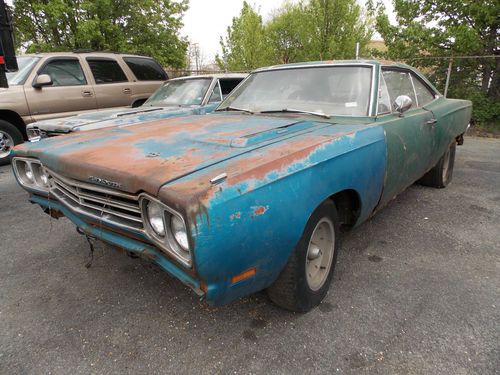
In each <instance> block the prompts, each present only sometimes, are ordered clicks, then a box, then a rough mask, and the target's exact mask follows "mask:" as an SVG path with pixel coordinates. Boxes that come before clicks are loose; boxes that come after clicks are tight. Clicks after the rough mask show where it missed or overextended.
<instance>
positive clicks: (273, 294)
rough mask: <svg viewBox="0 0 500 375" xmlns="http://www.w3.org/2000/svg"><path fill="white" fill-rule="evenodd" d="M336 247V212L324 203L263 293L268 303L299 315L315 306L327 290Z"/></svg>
mask: <svg viewBox="0 0 500 375" xmlns="http://www.w3.org/2000/svg"><path fill="white" fill-rule="evenodd" d="M338 243H339V223H338V217H337V210H336V208H335V204H334V203H333V202H331V201H325V202H324V203H322V204H321V205H320V206H319V207H318V208H317V209H316V210H315V211H314V213H313V214H312V215H311V217H310V219H309V221H308V222H307V225H306V228H305V229H304V232H303V234H302V237H301V238H300V240H299V242H298V243H297V246H296V247H295V250H294V252H293V253H292V255H291V256H290V259H289V260H288V263H287V265H286V266H285V269H284V270H283V271H282V272H281V274H280V276H279V277H278V279H277V280H276V281H275V283H274V284H273V285H271V286H270V287H269V289H268V290H267V292H268V295H269V297H270V298H271V300H272V301H273V302H274V303H276V304H277V305H279V306H281V307H283V308H285V309H287V310H292V311H299V312H306V311H309V310H311V309H312V308H313V307H315V306H317V305H319V304H320V303H321V301H322V300H323V299H324V298H325V296H326V294H327V292H328V289H329V287H330V283H331V280H332V277H333V271H334V268H335V263H336V260H337V252H338V251H337V250H338Z"/></svg>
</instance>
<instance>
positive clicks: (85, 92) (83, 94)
mask: <svg viewBox="0 0 500 375" xmlns="http://www.w3.org/2000/svg"><path fill="white" fill-rule="evenodd" d="M82 96H92V91H88V90H85V91H82Z"/></svg>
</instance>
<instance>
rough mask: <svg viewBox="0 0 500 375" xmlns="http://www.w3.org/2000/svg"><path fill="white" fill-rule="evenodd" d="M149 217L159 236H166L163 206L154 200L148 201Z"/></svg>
mask: <svg viewBox="0 0 500 375" xmlns="http://www.w3.org/2000/svg"><path fill="white" fill-rule="evenodd" d="M147 213H148V215H147V219H148V221H149V224H150V225H151V228H153V230H154V231H155V233H156V234H157V235H158V236H161V237H165V221H164V210H163V208H162V207H161V206H160V205H159V204H158V203H155V202H153V201H149V202H148V203H147Z"/></svg>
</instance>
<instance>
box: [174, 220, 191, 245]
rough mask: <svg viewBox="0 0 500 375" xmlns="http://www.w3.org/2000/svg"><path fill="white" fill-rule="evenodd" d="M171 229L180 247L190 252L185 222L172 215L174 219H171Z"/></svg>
mask: <svg viewBox="0 0 500 375" xmlns="http://www.w3.org/2000/svg"><path fill="white" fill-rule="evenodd" d="M170 229H171V230H172V234H173V235H174V238H175V241H177V243H178V244H179V246H180V247H181V248H182V249H183V250H185V251H189V242H188V236H187V231H186V226H185V225H184V222H183V221H182V220H181V219H179V218H178V217H177V216H175V215H172V218H171V219H170Z"/></svg>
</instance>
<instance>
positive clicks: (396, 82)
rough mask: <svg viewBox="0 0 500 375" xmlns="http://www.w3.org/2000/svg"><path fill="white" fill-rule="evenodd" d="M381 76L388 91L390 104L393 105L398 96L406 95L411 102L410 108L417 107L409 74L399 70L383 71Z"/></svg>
mask: <svg viewBox="0 0 500 375" xmlns="http://www.w3.org/2000/svg"><path fill="white" fill-rule="evenodd" d="M382 74H383V76H384V79H385V83H386V85H387V90H388V91H389V96H390V98H391V103H394V101H395V100H396V98H397V97H398V96H400V95H406V96H409V97H410V98H411V100H412V102H413V106H412V108H413V107H416V106H417V100H416V98H415V91H414V90H413V84H412V82H411V78H410V73H408V72H404V71H401V70H384V71H383V73H382Z"/></svg>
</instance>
